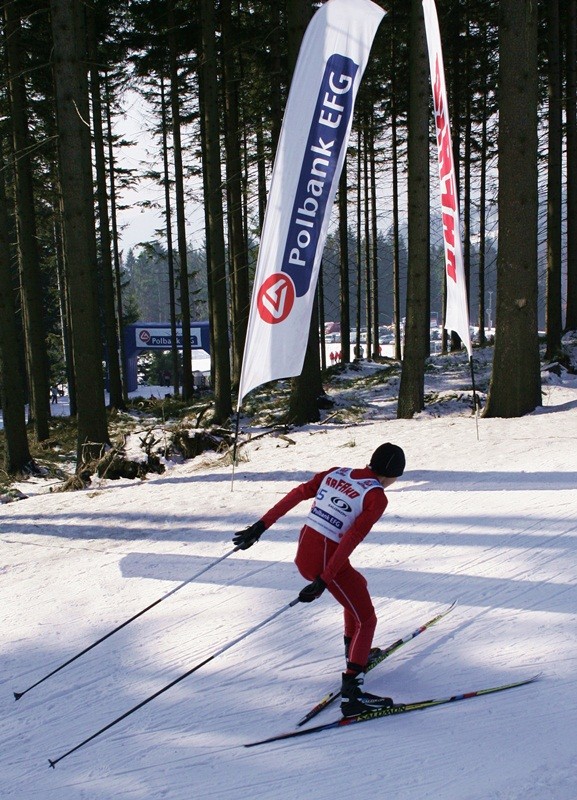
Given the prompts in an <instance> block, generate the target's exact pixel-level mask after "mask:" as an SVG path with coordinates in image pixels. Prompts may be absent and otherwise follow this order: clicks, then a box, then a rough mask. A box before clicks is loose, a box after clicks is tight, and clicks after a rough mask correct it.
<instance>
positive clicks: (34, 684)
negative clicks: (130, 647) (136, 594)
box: [14, 547, 240, 700]
mask: <svg viewBox="0 0 577 800" xmlns="http://www.w3.org/2000/svg"><path fill="white" fill-rule="evenodd" d="M239 549H240V548H239V547H234V548H233V549H232V550H229V551H228V553H225V554H224V555H223V556H221V557H220V558H217V559H216V561H213V562H212V563H210V564H209V565H208V566H207V567H204V569H201V570H200V572H197V573H196V575H192V577H190V578H187V579H186V580H185V581H183V582H182V583H181V584H179V585H178V586H176V587H175V588H174V589H171V590H170V591H169V592H167V593H166V594H164V595H162V597H159V598H158V600H155V601H154V603H151V604H150V605H149V606H146V608H143V609H142V611H139V612H138V613H137V614H134V616H132V617H130V619H127V620H126V621H125V622H122V623H121V624H120V625H118V626H117V627H116V628H114V629H113V630H111V631H109V632H108V633H106V634H105V635H104V636H101V637H100V639H97V640H96V641H95V642H93V643H92V644H90V645H88V647H85V648H84V650H81V651H80V652H79V653H77V654H76V655H75V656H72V658H69V659H68V661H65V662H64V663H63V664H60V666H59V667H56V669H53V670H52V672H49V673H48V674H47V675H45V676H44V677H43V678H40V680H38V681H36V683H33V684H32V685H31V686H29V687H28V688H27V689H24V690H23V691H22V692H14V699H15V700H20V698H21V697H22V696H23V695H25V694H26V692H29V691H30V690H31V689H34V687H35V686H39V685H40V684H41V683H44V681H46V680H48V678H51V677H52V676H53V675H56V673H57V672H60V670H61V669H64V667H67V666H68V665H69V664H72V662H73V661H76V659H77V658H80V656H83V655H84V654H85V653H88V651H89V650H92V648H93V647H96V645H98V644H101V643H102V642H104V641H106V639H109V638H110V637H111V636H112V634H113V633H117V632H118V631H120V630H122V628H125V627H126V626H127V625H129V624H130V623H131V622H134V620H135V619H138V617H141V616H142V615H143V614H145V613H146V612H147V611H150V609H151V608H154V606H157V605H158V604H159V603H162V601H163V600H166V599H167V598H169V597H170V596H171V595H173V594H175V593H176V592H178V591H179V590H180V589H182V588H183V587H184V586H186V585H187V583H190V582H191V581H194V580H196V578H198V577H200V576H201V575H202V574H204V573H205V572H208V570H209V569H212V568H213V567H215V566H216V565H217V564H220V562H221V561H224V559H225V558H228V557H229V556H230V555H232V554H233V553H236V552H237V550H239Z"/></svg>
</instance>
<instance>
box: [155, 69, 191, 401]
mask: <svg viewBox="0 0 577 800" xmlns="http://www.w3.org/2000/svg"><path fill="white" fill-rule="evenodd" d="M160 108H161V111H160V114H161V120H160V125H161V128H162V168H163V176H162V182H163V184H164V219H165V223H166V259H167V262H168V302H169V304H170V342H171V346H170V355H171V361H172V388H173V391H174V394H175V395H178V394H179V393H180V363H179V356H178V353H179V350H178V344H177V341H176V339H177V330H176V281H175V273H174V247H173V245H172V207H171V202H170V174H169V169H168V109H167V104H166V91H165V88H164V78H163V77H162V76H160ZM191 347H192V343H191Z"/></svg>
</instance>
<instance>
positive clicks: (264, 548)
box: [0, 359, 577, 800]
mask: <svg viewBox="0 0 577 800" xmlns="http://www.w3.org/2000/svg"><path fill="white" fill-rule="evenodd" d="M455 361H458V359H454V360H450V359H448V360H446V361H445V362H441V361H439V363H438V365H437V368H436V369H434V370H432V371H430V372H429V373H428V374H427V386H428V392H430V393H431V394H430V397H431V398H432V397H433V395H432V393H433V392H434V393H435V397H434V402H430V403H429V405H428V406H427V409H426V411H424V412H423V413H421V414H419V415H418V416H416V417H415V418H414V419H412V420H397V419H396V418H395V401H394V396H393V395H394V389H395V384H393V385H392V387H388V386H387V385H385V384H382V383H381V384H373V385H372V386H371V388H370V389H367V390H366V391H365V393H364V395H363V398H364V401H365V402H367V406H366V414H365V420H364V421H363V422H361V423H358V424H354V425H346V424H336V423H335V422H331V420H330V419H329V421H328V422H326V423H324V424H319V425H309V426H306V427H304V428H301V429H298V430H294V431H291V432H290V433H289V434H288V437H287V438H280V437H278V438H276V437H274V436H268V437H263V438H259V439H255V441H254V442H253V443H252V444H248V445H247V446H245V447H243V448H242V450H243V453H244V454H245V456H246V457H247V459H248V460H246V461H242V462H241V463H240V464H239V465H238V467H237V468H236V471H235V475H234V482H233V481H232V473H231V468H230V467H229V466H225V465H224V464H223V462H222V461H221V460H220V458H219V457H218V456H216V455H213V456H210V457H209V456H205V457H204V458H202V459H197V460H195V461H189V462H187V463H185V464H181V465H172V466H171V467H170V468H169V469H168V470H167V471H166V472H165V473H164V474H163V475H160V476H158V475H152V476H150V477H149V478H148V480H145V481H138V482H136V481H134V482H130V481H122V482H102V483H94V484H93V485H92V486H91V487H90V488H89V489H87V490H85V491H82V492H76V493H67V494H49V493H46V492H45V491H42V487H41V485H39V484H35V485H34V486H32V484H29V485H28V487H27V486H26V485H21V486H20V488H21V489H22V491H24V492H27V490H32V491H29V492H28V493H29V494H30V497H29V498H28V499H26V500H22V501H20V502H13V503H10V504H6V505H2V506H0V592H1V596H0V620H1V621H0V643H1V644H0V646H1V652H2V670H1V674H0V688H1V692H0V714H1V717H2V726H1V730H0V797H2V798H3V799H4V798H6V800H37V799H38V800H112V799H113V798H114V800H116V798H122V800H164V798H167V800H190V799H191V798H195V797H199V798H200V797H201V798H203V800H208V798H218V800H240V798H252V799H254V800H269V798H270V799H271V800H272V798H283V800H302V798H303V797H310V798H314V800H336V798H341V797H354V798H355V800H373V798H375V797H388V798H394V800H433V799H434V800H574V798H575V797H576V796H577V775H576V773H575V729H576V726H577V692H576V688H577V455H576V454H577V378H576V377H575V376H572V375H569V374H567V373H565V372H563V373H562V374H561V376H560V377H557V376H556V375H554V374H552V375H550V376H549V377H548V378H547V380H546V382H545V383H544V399H543V403H544V404H543V407H542V408H539V409H538V410H537V411H536V412H535V413H533V414H530V415H528V416H526V417H523V418H521V419H512V420H505V419H478V420H477V419H475V418H474V417H473V416H471V413H470V405H469V404H468V403H467V402H463V400H462V398H460V396H459V382H460V381H461V382H462V383H463V384H464V383H465V382H466V380H467V373H466V370H461V372H460V373H459V371H458V370H457V371H455V370H451V371H450V374H449V372H448V371H447V370H446V369H445V368H441V364H445V366H446V365H447V364H452V365H453V366H454V362H455ZM459 375H460V377H459ZM448 390H450V391H449V393H447V391H448ZM352 391H353V390H352V389H351V388H348V389H347V390H346V392H343V396H344V394H346V393H347V392H348V396H349V397H350V394H351V392H352ZM332 394H333V395H334V396H336V395H338V393H336V392H332ZM463 397H464V398H465V399H467V395H466V393H465V394H464V395H463ZM327 413H329V414H330V412H327ZM383 441H393V442H396V443H398V444H400V445H402V447H403V448H404V449H405V451H406V454H407V471H406V473H405V475H404V476H403V478H402V479H401V480H399V481H398V483H397V484H396V485H395V486H394V487H393V488H392V489H390V490H389V492H388V494H389V507H388V509H387V511H386V513H385V515H384V516H383V518H382V519H381V520H380V521H379V523H378V524H377V525H376V526H375V528H374V530H373V532H372V534H371V535H370V536H369V537H368V538H367V539H366V540H365V542H363V543H362V544H361V545H360V546H359V548H358V549H357V550H356V552H355V553H354V555H353V562H354V564H355V565H356V566H358V567H359V568H360V569H361V570H362V571H363V573H364V574H365V575H366V577H367V578H368V580H369V584H370V587H371V590H372V594H373V596H374V600H375V605H376V609H377V614H378V617H379V625H378V628H377V634H376V643H377V644H380V645H384V644H388V643H390V642H392V641H394V640H395V639H396V638H398V637H399V636H403V635H405V634H407V633H409V632H411V631H412V630H414V629H415V628H416V627H417V626H418V625H419V624H421V623H422V622H424V621H426V620H427V619H429V618H430V617H431V616H433V615H434V614H435V613H436V612H437V611H440V610H442V609H443V608H445V607H446V606H447V605H448V604H449V603H451V602H452V601H453V600H457V601H458V605H457V607H456V608H455V610H454V611H453V612H452V613H451V614H450V615H448V616H447V617H446V618H445V619H443V620H442V621H441V622H439V623H438V624H437V625H436V626H435V627H433V628H431V629H430V630H428V631H426V632H424V633H423V634H422V635H420V636H418V637H417V638H416V639H415V640H414V641H412V642H410V643H409V644H407V645H406V646H405V647H403V648H401V649H400V650H399V651H398V652H397V653H396V654H394V655H393V656H392V657H391V658H390V660H389V661H386V662H384V663H383V664H382V665H381V666H380V667H378V668H377V669H376V670H375V671H374V672H372V673H371V674H370V675H369V676H368V677H367V681H366V686H367V689H368V690H369V691H373V692H376V693H378V694H385V693H386V694H390V695H391V696H392V697H393V698H395V699H396V700H397V701H405V700H415V699H416V700H418V699H426V698H431V697H437V696H445V695H450V694H454V693H457V692H461V691H468V690H473V689H480V688H483V687H487V686H492V685H495V684H500V683H503V682H506V681H514V680H516V679H518V678H523V677H527V676H531V675H533V674H535V673H538V672H542V673H543V675H542V678H541V679H540V680H539V681H538V682H536V683H534V684H531V685H529V686H526V687H522V688H518V689H513V690H511V691H509V692H505V693H503V694H498V695H493V696H487V697H479V698H475V699H471V700H467V701H465V702H462V703H456V704H453V705H448V706H443V707H439V708H436V709H430V710H426V711H423V712H420V713H415V714H408V715H404V716H399V717H392V718H385V719H381V720H376V721H374V722H369V723H367V724H366V725H358V726H353V727H350V728H345V729H343V730H337V731H330V732H327V733H320V734H314V735H312V736H306V737H303V738H300V739H294V740H291V741H289V742H285V743H282V742H281V743H276V744H269V745H263V746H261V747H256V748H252V749H246V748H244V747H243V745H244V744H245V743H247V742H250V741H251V740H254V739H259V738H263V737H266V736H268V735H271V734H274V733H277V732H281V731H284V730H290V729H291V728H293V727H294V725H295V723H296V722H297V720H298V719H299V718H300V717H301V716H302V714H303V713H305V711H306V710H307V709H308V708H309V707H310V706H311V705H313V704H315V702H317V701H318V700H319V699H320V698H321V697H322V696H323V695H324V694H325V693H326V692H327V691H328V690H330V689H332V688H334V687H335V686H338V685H339V679H340V672H341V670H342V667H343V655H342V631H341V613H340V609H339V607H338V606H337V605H336V604H335V603H334V601H333V600H332V598H330V596H329V595H328V594H327V593H325V594H323V596H322V597H321V598H320V599H318V600H317V601H315V602H314V603H312V604H310V605H303V604H297V605H296V606H295V607H293V608H290V609H288V610H286V611H285V612H283V613H282V614H281V615H279V616H278V617H276V618H275V619H274V620H273V621H272V622H271V623H270V624H269V625H267V626H265V627H263V628H262V629H260V630H259V631H258V632H256V633H254V634H253V635H251V636H249V637H247V638H245V639H243V640H242V641H241V642H240V643H238V644H237V645H235V646H233V647H231V648H230V649H228V650H226V652H224V653H222V654H220V655H217V657H215V658H214V659H212V660H210V661H209V662H208V663H207V664H206V665H205V666H203V667H202V668H200V669H199V670H198V671H196V672H194V674H191V675H189V676H188V677H187V678H185V679H184V680H182V681H180V682H178V683H177V684H176V685H175V686H173V687H172V688H171V689H169V690H168V691H166V692H165V693H163V694H161V695H160V696H158V697H157V698H156V699H154V700H152V701H151V702H150V703H148V704H146V705H145V706H143V707H142V708H140V709H139V710H137V711H135V712H134V713H133V714H130V715H129V716H128V717H127V718H126V719H124V720H122V721H121V722H119V723H118V724H116V725H114V726H112V727H111V728H110V729H109V730H107V731H105V732H104V733H102V734H101V735H99V736H97V737H96V738H95V739H94V740H93V741H91V742H90V743H88V744H86V745H85V746H83V747H81V748H80V749H78V750H77V751H75V752H73V753H71V754H70V755H65V754H66V753H67V752H68V751H69V750H71V749H72V748H74V747H75V746H76V745H78V744H79V743H80V742H82V741H83V740H85V739H86V738H88V737H90V736H91V735H92V734H94V733H95V732H97V731H98V730H100V729H101V728H103V727H105V726H106V725H108V724H109V723H111V722H112V721H113V720H115V719H116V718H118V717H119V716H121V715H123V714H124V713H125V712H127V711H129V710H130V709H132V708H134V707H135V706H136V705H137V704H139V703H140V702H141V701H143V700H145V699H146V698H148V697H150V696H151V695H153V694H154V693H156V692H157V691H159V690H160V689H162V688H163V687H164V686H166V685H168V684H169V683H170V682H172V681H174V680H175V679H176V678H178V677H179V676H181V675H183V674H184V673H186V672H187V671H188V670H190V669H191V668H193V667H194V666H195V665H196V664H197V663H200V662H202V661H203V660H205V659H206V658H208V657H209V656H211V655H212V654H215V653H217V652H218V651H219V650H220V649H221V648H223V647H224V646H225V645H226V644H227V643H228V642H230V641H232V640H234V639H235V638H236V637H239V636H241V635H242V634H243V633H244V632H246V631H248V630H249V629H250V628H252V627H253V626H255V625H257V624H258V623H260V622H261V621H262V620H264V619H266V618H267V617H268V616H270V615H272V614H274V612H276V611H277V610H279V609H281V608H282V607H284V606H285V605H286V604H288V603H289V602H290V601H291V600H292V599H293V598H295V597H296V595H297V594H298V591H299V589H300V588H301V586H302V585H303V583H304V582H303V580H302V579H301V578H300V577H299V575H298V573H297V570H296V568H295V567H294V565H293V563H292V559H293V557H294V553H295V546H296V539H297V535H298V530H299V527H300V525H301V524H302V522H303V520H304V518H305V516H306V513H307V510H308V505H307V504H303V505H302V506H301V507H299V508H297V509H295V510H294V511H293V512H291V513H290V514H289V515H287V516H286V517H285V518H284V519H282V520H280V521H279V522H278V523H277V525H276V526H274V527H273V528H272V529H271V530H270V531H267V532H266V533H265V534H264V536H263V538H262V539H261V541H260V542H259V543H258V545H256V546H255V547H253V548H251V549H250V550H248V551H246V552H238V553H234V554H232V555H230V556H229V557H227V558H225V559H224V560H222V561H220V562H219V563H218V564H217V565H216V566H214V567H213V568H212V569H210V570H208V571H206V572H204V573H203V574H202V575H201V576H200V577H199V578H198V579H196V580H191V581H190V582H188V583H185V585H183V586H181V587H180V584H182V583H183V582H185V581H187V580H188V579H189V578H191V577H192V576H194V575H196V574H197V573H198V572H200V571H201V570H203V569H204V568H205V567H207V566H209V565H210V564H211V563H213V562H214V561H216V560H218V559H219V558H220V557H222V556H223V555H225V554H226V553H227V552H229V551H230V549H231V548H232V544H231V541H230V538H231V535H232V533H233V532H234V531H235V530H237V529H239V528H242V527H244V526H245V525H247V524H248V523H250V522H252V521H254V520H256V519H257V518H258V517H259V515H260V514H261V513H262V512H264V511H265V510H267V509H268V508H269V507H270V506H271V505H272V504H273V503H275V502H276V501H277V500H278V499H279V498H280V497H281V496H282V495H283V493H284V492H286V491H287V490H288V489H289V488H291V487H292V486H293V485H294V484H295V482H297V481H301V480H304V479H306V478H307V477H309V476H310V474H311V473H313V472H315V471H317V470H320V469H324V468H327V467H330V466H333V465H336V464H339V465H351V466H357V465H359V466H362V465H364V464H365V463H366V462H367V459H368V457H369V455H370V453H371V452H372V450H373V449H374V448H375V446H376V445H378V444H379V443H381V442H383ZM179 587H180V588H179ZM175 590H176V591H175ZM165 595H168V596H167V597H166V599H164V600H162V602H161V603H159V604H158V605H156V606H155V607H154V608H152V609H151V610H150V611H148V612H147V613H146V614H144V615H143V616H141V617H139V618H138V619H137V620H135V621H134V622H133V623H131V624H130V625H128V626H126V627H124V628H123V629H122V630H120V631H119V632H118V633H116V634H114V636H112V637H110V638H109V639H107V640H106V641H104V642H103V643H101V644H100V645H98V646H97V647H95V648H94V649H92V650H90V652H88V653H87V654H85V655H84V656H82V657H81V658H79V659H77V660H76V661H74V662H73V663H72V664H70V665H69V666H67V667H66V668H64V669H62V670H60V671H59V672H57V673H56V674H55V675H53V676H52V677H51V678H49V679H47V680H46V681H44V682H42V683H41V684H40V685H38V686H36V687H35V688H33V689H31V690H30V691H29V692H28V693H26V694H25V695H24V696H23V697H22V698H21V699H19V700H18V701H17V702H16V701H15V700H14V697H13V692H14V691H23V690H25V689H26V688H27V687H29V686H30V685H32V684H34V683H35V682H36V681H38V680H40V679H41V678H42V677H43V676H44V675H46V674H47V673H48V672H50V671H51V670H53V669H55V668H56V667H58V666H59V665H60V664H61V663H63V662H64V661H66V660H67V659H69V658H70V657H72V656H73V655H74V654H76V653H78V652H79V651H80V650H82V649H83V648H85V647H86V646H87V645H89V644H90V643H92V642H94V641H95V640H97V639H98V638H100V637H101V636H103V635H104V634H106V633H107V632H108V631H110V630H111V629H112V628H114V627H115V626H117V625H119V624H120V623H122V622H123V621H124V620H126V619H128V618H129V617H130V616H132V615H133V614H135V613H137V612H138V611H140V610H141V609H142V608H144V607H146V606H147V605H149V604H150V603H152V602H153V601H155V600H156V599H158V598H160V597H164V596H165ZM336 717H338V707H337V708H333V709H331V710H326V711H324V712H323V713H322V714H321V715H320V716H319V717H318V718H317V721H318V722H322V721H326V720H330V719H333V718H336ZM63 755H64V756H65V757H63V758H62V759H61V760H60V761H59V762H58V764H57V765H56V767H55V769H54V770H52V769H50V768H49V764H48V759H53V760H54V759H60V758H61V757H62V756H63Z"/></svg>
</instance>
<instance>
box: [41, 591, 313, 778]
mask: <svg viewBox="0 0 577 800" xmlns="http://www.w3.org/2000/svg"><path fill="white" fill-rule="evenodd" d="M297 603H300V597H295V599H294V600H291V602H290V603H288V604H287V605H286V606H283V607H282V608H280V609H279V610H278V611H275V613H274V614H271V616H270V617H267V619H265V620H263V621H262V622H259V624H258V625H255V626H254V627H253V628H251V629H250V630H248V631H246V632H245V633H243V634H242V635H241V636H238V637H237V638H236V639H233V640H232V641H231V642H229V643H228V644H225V645H223V646H222V647H221V648H220V650H217V651H216V653H213V654H212V655H211V656H209V657H208V658H205V659H204V661H201V662H200V663H199V664H196V665H195V666H194V667H192V669H189V670H188V671H187V672H185V673H184V674H183V675H181V676H180V677H178V678H175V680H173V681H171V682H170V683H169V684H167V685H166V686H164V687H163V688H162V689H159V690H158V691H157V692H155V693H154V694H151V695H150V697H147V698H146V700H142V701H141V702H140V703H138V705H135V706H134V707H133V708H131V709H130V710H129V711H125V712H124V714H121V715H120V716H119V717H117V718H116V719H114V720H112V722H109V723H108V725H105V726H104V728H100V730H99V731H96V733H93V734H92V736H89V737H88V738H87V739H84V741H83V742H80V744H77V745H76V746H75V747H72V748H71V749H70V750H68V751H67V752H66V753H64V754H63V755H61V756H59V757H58V758H49V759H48V763H49V764H50V766H51V767H52V768H54V767H55V766H56V764H58V762H59V761H62V759H63V758H66V756H69V755H70V754H71V753H74V752H76V750H80V748H81V747H84V745H85V744H88V742H91V741H92V740H93V739H96V737H97V736H100V734H101V733H104V732H105V731H107V730H109V729H110V728H112V727H113V726H114V725H116V724H117V723H118V722H121V721H122V720H123V719H126V717H129V716H130V715H131V714H134V712H135V711H138V709H139V708H142V706H145V705H146V704H147V703H150V701H151V700H154V699H155V698H156V697H159V696H160V695H161V694H164V692H167V691H168V690H169V689H171V688H172V687H173V686H176V684H177V683H180V681H183V680H184V679H185V678H188V676H189V675H192V673H193V672H196V671H197V670H198V669H200V668H201V667H204V665H205V664H208V662H209V661H212V660H213V659H214V658H216V657H217V656H219V655H221V654H222V653H224V652H225V651H226V650H229V649H230V648H231V647H234V645H235V644H238V643H239V642H242V640H243V639H246V638H247V636H250V635H251V634H252V633H256V631H258V630H260V629H261V628H264V626H265V625H268V623H269V622H272V621H273V619H276V618H277V617H278V616H280V615H281V614H282V613H283V612H284V611H288V609H289V608H292V607H293V606H296V604H297Z"/></svg>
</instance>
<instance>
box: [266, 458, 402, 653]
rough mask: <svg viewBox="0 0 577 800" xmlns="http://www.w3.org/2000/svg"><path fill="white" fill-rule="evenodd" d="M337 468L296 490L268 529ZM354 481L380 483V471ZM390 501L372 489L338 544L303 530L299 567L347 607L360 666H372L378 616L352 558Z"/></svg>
mask: <svg viewBox="0 0 577 800" xmlns="http://www.w3.org/2000/svg"><path fill="white" fill-rule="evenodd" d="M337 469H340V468H339V467H332V468H331V469H330V470H326V471H325V472H319V473H317V474H316V475H314V476H313V477H312V478H311V479H310V480H309V481H307V482H306V483H301V484H300V485H299V486H296V487H295V488H294V489H292V490H291V491H290V492H289V493H288V494H287V495H286V496H285V497H283V499H282V500H280V501H279V502H278V503H277V504H276V505H275V506H273V508H271V509H270V511H268V512H267V513H266V514H265V515H264V516H263V517H262V521H263V523H264V524H265V526H266V527H267V528H269V527H270V526H271V525H272V524H273V523H275V522H276V521H277V519H279V518H280V517H282V516H283V515H284V514H286V513H287V512H288V511H290V510H291V508H294V507H295V506H296V505H298V503H300V502H302V501H303V500H310V499H311V498H313V497H317V493H318V492H319V487H320V486H321V483H322V482H323V479H324V478H325V476H327V475H329V473H331V472H333V471H334V470H337ZM350 477H351V478H352V479H354V480H367V479H369V480H371V479H372V480H373V481H376V480H377V475H376V473H375V472H373V470H372V469H370V468H369V467H366V468H363V469H354V470H352V471H351V473H350ZM387 502H388V501H387V497H386V495H385V492H384V490H383V488H382V487H381V486H380V485H375V486H374V487H372V488H370V489H369V490H368V491H367V492H366V494H365V495H364V497H363V499H362V508H361V510H360V513H358V515H357V516H356V517H355V518H354V520H353V522H352V524H351V525H350V527H349V528H348V529H347V530H346V532H345V533H344V535H343V536H342V538H341V539H340V541H338V542H337V541H333V540H332V539H331V538H329V537H328V536H326V535H325V534H323V533H320V532H319V531H317V530H314V528H311V527H310V526H309V525H306V524H305V525H304V527H303V528H302V530H301V532H300V537H299V544H298V550H297V554H296V557H295V564H296V566H297V568H298V570H299V572H300V574H301V575H302V576H303V578H305V579H306V580H308V581H313V580H314V579H315V578H317V577H318V576H319V575H320V577H321V578H322V580H323V581H324V582H325V583H326V584H327V589H328V591H329V592H330V593H331V594H332V595H333V597H334V598H335V599H336V600H337V601H338V602H339V603H340V604H341V605H342V607H343V609H344V635H345V637H348V638H349V639H350V648H349V656H348V660H349V662H351V663H352V664H355V665H358V666H359V667H364V666H365V665H366V663H367V660H368V657H369V651H370V649H371V644H372V641H373V634H374V632H375V628H376V625H377V618H376V615H375V609H374V607H373V603H372V601H371V597H370V595H369V591H368V588H367V581H366V579H365V578H364V577H363V576H362V575H361V573H360V572H357V570H356V569H354V568H353V567H352V566H351V564H350V562H349V556H350V555H351V553H352V552H353V550H354V549H355V548H356V546H357V545H358V544H360V542H362V541H363V539H364V538H365V536H366V535H367V534H368V533H369V531H370V530H371V528H372V526H373V525H374V524H375V522H376V521H377V520H378V519H379V518H380V517H381V516H382V514H383V512H384V510H385V508H386V507H387Z"/></svg>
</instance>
